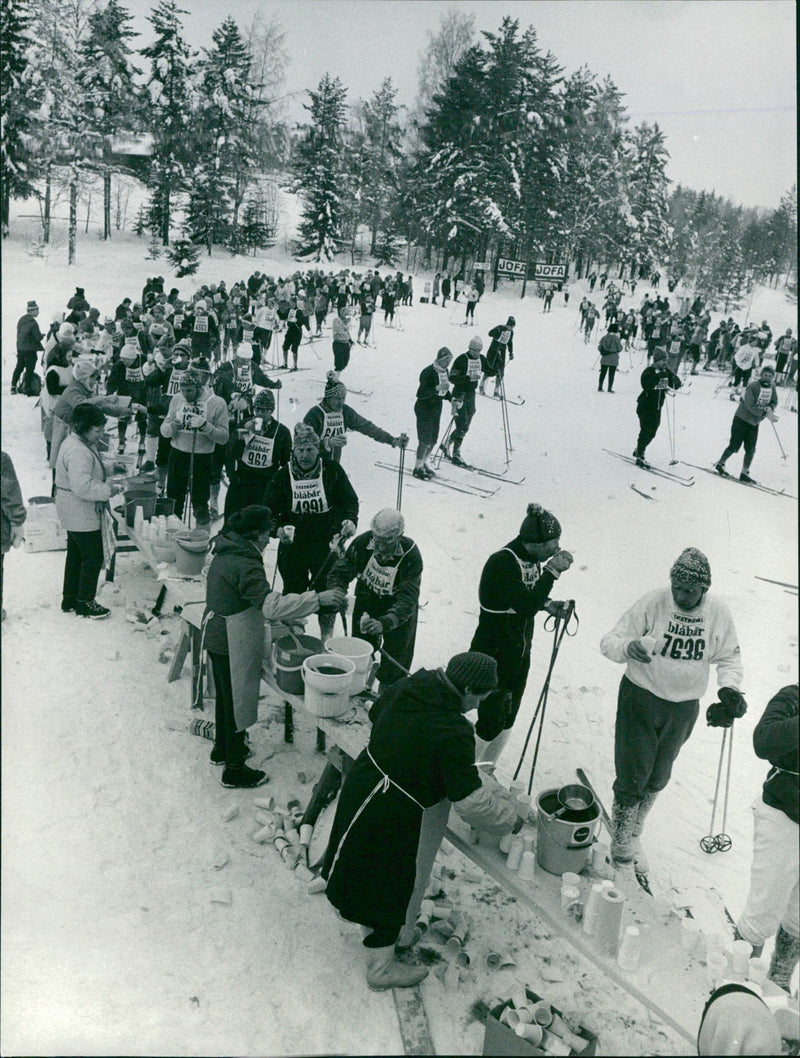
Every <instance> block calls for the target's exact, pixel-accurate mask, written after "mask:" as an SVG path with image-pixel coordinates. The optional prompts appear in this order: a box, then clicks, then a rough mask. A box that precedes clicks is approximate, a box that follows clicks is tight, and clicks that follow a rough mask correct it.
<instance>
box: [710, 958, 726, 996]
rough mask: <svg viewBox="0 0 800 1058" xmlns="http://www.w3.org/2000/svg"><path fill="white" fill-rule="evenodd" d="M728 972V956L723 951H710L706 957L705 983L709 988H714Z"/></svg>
mask: <svg viewBox="0 0 800 1058" xmlns="http://www.w3.org/2000/svg"><path fill="white" fill-rule="evenodd" d="M727 973H728V958H727V956H726V955H725V953H724V952H721V951H710V952H709V953H708V958H707V959H706V983H707V984H708V987H709V988H716V987H717V985H718V983H719V982H720V981H721V980H722V979H723V978H724V977H726V975H727Z"/></svg>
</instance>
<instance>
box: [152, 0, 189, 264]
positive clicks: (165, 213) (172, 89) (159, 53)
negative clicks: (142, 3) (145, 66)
mask: <svg viewBox="0 0 800 1058" xmlns="http://www.w3.org/2000/svg"><path fill="white" fill-rule="evenodd" d="M186 14H188V12H187V11H184V10H183V9H182V8H179V7H178V6H177V4H176V3H175V0H159V2H158V4H157V5H156V7H155V8H154V9H153V11H152V14H150V15H149V16H148V19H147V21H148V22H149V23H150V24H151V26H152V27H153V29H154V31H155V34H156V39H155V41H154V42H153V44H151V45H149V46H148V47H146V48H142V49H141V54H142V55H143V56H144V57H145V58H146V59H149V60H150V76H149V78H148V81H147V89H148V92H149V96H150V102H149V107H148V110H149V124H150V127H151V128H152V129H153V134H154V149H153V158H152V162H151V165H150V173H149V184H150V188H151V192H152V199H151V216H152V217H153V219H154V220H155V221H157V223H158V226H159V235H160V237H161V241H162V243H163V244H164V245H165V246H168V245H169V229H170V221H171V217H172V196H173V194H174V193H175V192H176V191H182V190H183V189H184V187H185V178H186V173H187V171H188V170H189V169H190V163H191V161H192V143H191V140H190V138H189V137H188V136H187V128H189V127H191V114H192V108H193V104H194V89H193V86H192V78H191V71H192V69H193V63H194V58H195V54H196V53H195V52H193V51H192V49H191V48H190V47H189V45H188V44H187V42H186V41H185V40H184V37H183V26H182V24H181V20H180V16H181V15H186Z"/></svg>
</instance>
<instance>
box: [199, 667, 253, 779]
mask: <svg viewBox="0 0 800 1058" xmlns="http://www.w3.org/2000/svg"><path fill="white" fill-rule="evenodd" d="M208 657H209V660H210V662H211V670H212V672H213V673H214V687H215V690H216V695H217V697H216V706H215V711H214V748H215V749H216V750H219V751H220V752H221V753H224V754H225V767H226V768H241V766H242V765H243V764H244V762H245V755H246V753H247V749H246V747H245V732H244V731H237V730H236V718H235V716H234V713H233V688H232V686H231V663H230V658H229V657H228V655H227V654H216V653H214V652H213V651H211V650H209V651H208Z"/></svg>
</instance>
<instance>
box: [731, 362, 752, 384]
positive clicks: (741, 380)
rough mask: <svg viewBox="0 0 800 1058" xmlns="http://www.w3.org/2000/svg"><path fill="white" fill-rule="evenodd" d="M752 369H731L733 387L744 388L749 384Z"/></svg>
mask: <svg viewBox="0 0 800 1058" xmlns="http://www.w3.org/2000/svg"><path fill="white" fill-rule="evenodd" d="M752 371H753V369H752V367H746V368H745V367H734V369H733V384H734V386H746V385H747V384H748V383H749V382H750V375H751V373H752Z"/></svg>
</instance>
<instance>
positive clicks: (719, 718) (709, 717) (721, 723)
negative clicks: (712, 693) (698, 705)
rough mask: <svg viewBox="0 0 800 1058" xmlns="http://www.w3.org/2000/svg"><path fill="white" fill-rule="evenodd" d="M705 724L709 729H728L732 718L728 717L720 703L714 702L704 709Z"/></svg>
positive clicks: (726, 711)
mask: <svg viewBox="0 0 800 1058" xmlns="http://www.w3.org/2000/svg"><path fill="white" fill-rule="evenodd" d="M706 723H707V724H708V726H709V727H730V726H731V724H732V723H733V717H732V716H730V714H729V713H728V710H727V709H726V708H725V706H724V705H723V704H722V702H714V704H713V705H709V707H708V709H706Z"/></svg>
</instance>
